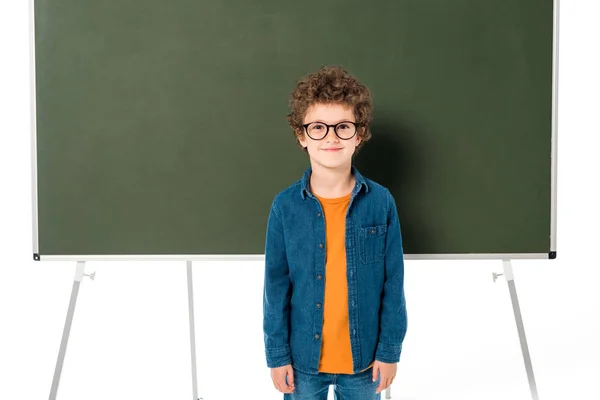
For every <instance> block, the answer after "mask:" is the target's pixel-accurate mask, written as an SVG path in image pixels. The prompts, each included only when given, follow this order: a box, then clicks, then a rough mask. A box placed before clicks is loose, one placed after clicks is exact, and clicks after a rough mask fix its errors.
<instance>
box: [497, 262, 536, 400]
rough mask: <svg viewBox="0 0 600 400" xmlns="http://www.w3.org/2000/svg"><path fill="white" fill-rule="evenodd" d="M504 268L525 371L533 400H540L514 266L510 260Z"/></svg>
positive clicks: (504, 263) (503, 263)
mask: <svg viewBox="0 0 600 400" xmlns="http://www.w3.org/2000/svg"><path fill="white" fill-rule="evenodd" d="M502 266H503V268H504V277H505V278H506V282H507V283H508V289H509V291H510V299H511V301H512V306H513V311H514V313H515V321H516V323H517V330H518V331H519V340H520V342H521V351H522V352H523V360H524V361H525V370H526V371H527V380H528V381H529V389H530V390H531V398H532V399H533V400H539V397H538V393H537V386H536V384H535V377H534V376H533V366H532V365H531V357H530V355H529V347H528V346H527V338H526V337H525V328H524V326H523V318H522V317H521V308H520V307H519V298H518V297H517V289H516V287H515V278H514V275H513V270H512V264H511V262H510V260H502ZM496 276H497V275H496ZM494 279H495V276H494Z"/></svg>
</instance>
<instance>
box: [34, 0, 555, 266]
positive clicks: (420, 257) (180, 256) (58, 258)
mask: <svg viewBox="0 0 600 400" xmlns="http://www.w3.org/2000/svg"><path fill="white" fill-rule="evenodd" d="M34 12H35V0H30V10H29V36H30V38H29V39H30V133H31V167H32V225H33V226H32V236H33V246H32V247H33V259H34V260H35V261H42V260H43V261H141V260H150V261H177V260H181V261H183V260H191V261H262V260H264V255H254V254H248V255H225V254H223V255H219V254H205V255H202V254H173V255H87V254H82V255H43V254H40V252H39V225H38V223H39V221H38V191H37V188H38V176H37V126H36V125H37V124H36V123H37V121H36V116H37V114H36V71H35V57H36V51H35V16H34ZM558 39H559V0H553V37H552V121H551V124H552V132H551V204H550V210H551V215H550V221H551V226H550V251H549V252H548V253H514V254H476V253H473V254H470V253H467V254H405V259H406V260H463V259H464V260H467V259H480V260H496V259H497V260H510V259H555V258H556V256H557V236H556V235H557V154H558V150H557V138H558V120H557V114H558V56H559V48H558V47H559V46H558ZM499 190H501V189H499Z"/></svg>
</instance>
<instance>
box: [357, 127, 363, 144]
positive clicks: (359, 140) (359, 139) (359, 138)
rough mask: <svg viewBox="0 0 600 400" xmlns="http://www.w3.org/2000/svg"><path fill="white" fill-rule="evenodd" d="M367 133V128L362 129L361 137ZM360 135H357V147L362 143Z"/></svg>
mask: <svg viewBox="0 0 600 400" xmlns="http://www.w3.org/2000/svg"><path fill="white" fill-rule="evenodd" d="M364 133H365V128H360V135H364ZM360 135H356V145H357V146H358V145H359V144H360V142H362V138H361V137H360Z"/></svg>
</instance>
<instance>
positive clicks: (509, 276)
mask: <svg viewBox="0 0 600 400" xmlns="http://www.w3.org/2000/svg"><path fill="white" fill-rule="evenodd" d="M502 267H503V269H504V274H496V273H492V277H493V279H494V282H496V278H498V277H499V276H501V275H504V277H505V278H506V282H507V283H508V290H509V292H510V300H511V301H512V307H513V311H514V313H515V322H516V323H517V331H518V332H519V340H520V342H521V351H522V352H523V360H524V361H525V370H526V371H527V380H528V381H529V389H530V391H531V398H532V399H533V400H539V397H538V392H537V386H536V384H535V377H534V376H533V367H532V365H531V357H530V355H529V347H528V346H527V338H526V337H525V327H524V326H523V318H522V317H521V308H520V307H519V298H518V297H517V289H516V287H515V278H514V275H513V270H512V264H511V262H510V260H502ZM390 389H391V386H390V387H389V388H387V389H386V391H385V398H386V399H390V398H391V394H390Z"/></svg>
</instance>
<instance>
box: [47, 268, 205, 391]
mask: <svg viewBox="0 0 600 400" xmlns="http://www.w3.org/2000/svg"><path fill="white" fill-rule="evenodd" d="M84 276H89V277H90V279H92V280H94V276H95V272H94V273H91V274H86V273H85V262H84V261H78V262H77V267H76V269H75V279H74V282H73V289H72V290H71V300H70V301H69V310H68V311H67V320H66V321H65V328H64V330H63V335H62V339H61V341H60V350H59V352H58V359H57V360H56V368H55V369H54V377H53V378H52V388H51V389H50V400H56V394H57V392H58V383H59V381H60V375H61V372H62V367H63V363H64V361H65V354H66V352H67V343H68V342H69V334H70V332H71V324H72V323H73V315H74V314H75V305H76V304H77V295H78V293H79V287H80V286H81V281H82V280H83V277H84ZM187 283H188V308H189V314H190V315H189V317H190V349H191V355H192V393H193V397H192V400H202V398H199V397H198V381H197V371H196V334H195V333H196V332H195V326H194V290H193V279H192V262H191V261H187Z"/></svg>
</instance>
